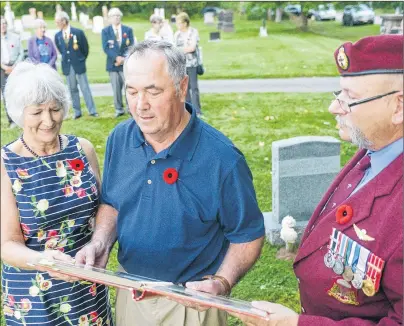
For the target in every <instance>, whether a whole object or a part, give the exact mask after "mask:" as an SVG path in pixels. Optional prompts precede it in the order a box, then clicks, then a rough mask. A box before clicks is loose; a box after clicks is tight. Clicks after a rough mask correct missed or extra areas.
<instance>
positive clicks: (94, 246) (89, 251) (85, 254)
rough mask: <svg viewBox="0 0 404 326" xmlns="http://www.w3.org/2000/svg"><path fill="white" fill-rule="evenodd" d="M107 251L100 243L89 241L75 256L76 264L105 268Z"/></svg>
mask: <svg viewBox="0 0 404 326" xmlns="http://www.w3.org/2000/svg"><path fill="white" fill-rule="evenodd" d="M108 257H109V250H108V249H107V248H106V246H105V245H104V244H103V243H102V242H101V241H95V242H94V241H90V242H89V243H88V244H87V245H86V246H84V247H83V248H82V249H81V250H80V251H79V252H77V254H76V257H75V258H76V263H77V264H82V265H87V266H94V267H99V268H105V267H106V266H107V263H108Z"/></svg>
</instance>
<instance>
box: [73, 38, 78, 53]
mask: <svg viewBox="0 0 404 326" xmlns="http://www.w3.org/2000/svg"><path fill="white" fill-rule="evenodd" d="M78 48H79V46H78V44H77V36H76V35H73V50H78Z"/></svg>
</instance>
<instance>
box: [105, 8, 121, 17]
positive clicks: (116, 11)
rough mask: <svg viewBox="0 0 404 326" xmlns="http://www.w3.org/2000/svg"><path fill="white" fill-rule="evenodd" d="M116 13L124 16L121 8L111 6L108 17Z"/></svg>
mask: <svg viewBox="0 0 404 326" xmlns="http://www.w3.org/2000/svg"><path fill="white" fill-rule="evenodd" d="M114 15H119V16H121V17H122V16H123V14H122V11H121V10H120V9H119V8H111V9H110V10H109V11H108V17H111V16H114Z"/></svg>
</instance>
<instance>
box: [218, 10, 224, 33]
mask: <svg viewBox="0 0 404 326" xmlns="http://www.w3.org/2000/svg"><path fill="white" fill-rule="evenodd" d="M223 21H224V11H223V10H222V11H220V12H219V22H218V23H217V29H218V30H219V31H221V30H222V27H223Z"/></svg>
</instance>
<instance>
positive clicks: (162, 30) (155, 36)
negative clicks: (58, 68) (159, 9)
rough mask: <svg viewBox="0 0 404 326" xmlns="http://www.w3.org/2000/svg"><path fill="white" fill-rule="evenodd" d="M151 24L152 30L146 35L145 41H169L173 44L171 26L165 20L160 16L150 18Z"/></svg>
mask: <svg viewBox="0 0 404 326" xmlns="http://www.w3.org/2000/svg"><path fill="white" fill-rule="evenodd" d="M150 23H151V24H152V28H150V29H149V30H148V31H147V32H146V33H145V35H144V39H145V40H157V41H167V42H169V43H171V44H172V43H173V41H174V34H173V30H172V29H171V26H170V25H169V24H167V22H166V21H165V20H163V18H161V17H160V16H158V15H155V14H153V15H151V16H150Z"/></svg>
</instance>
